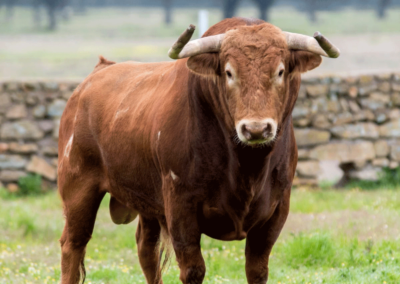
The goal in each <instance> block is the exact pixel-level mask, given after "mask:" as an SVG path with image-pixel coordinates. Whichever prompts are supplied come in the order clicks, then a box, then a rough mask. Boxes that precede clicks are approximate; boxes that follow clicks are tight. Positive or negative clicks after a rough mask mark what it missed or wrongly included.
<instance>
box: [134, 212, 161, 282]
mask: <svg viewBox="0 0 400 284" xmlns="http://www.w3.org/2000/svg"><path fill="white" fill-rule="evenodd" d="M160 232H161V227H160V224H159V223H158V220H156V219H148V218H145V217H143V216H142V215H139V224H138V227H137V231H136V243H137V247H138V254H139V262H140V266H141V267H142V270H143V273H144V275H145V277H146V280H147V283H148V284H162V283H163V282H162V280H161V271H160V254H159V250H158V248H159V242H160Z"/></svg>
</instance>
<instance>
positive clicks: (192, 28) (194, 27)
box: [188, 24, 196, 32]
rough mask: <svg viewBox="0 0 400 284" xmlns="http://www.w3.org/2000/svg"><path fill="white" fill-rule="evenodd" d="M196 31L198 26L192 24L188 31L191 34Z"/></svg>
mask: <svg viewBox="0 0 400 284" xmlns="http://www.w3.org/2000/svg"><path fill="white" fill-rule="evenodd" d="M195 29H196V26H195V25H192V24H190V25H189V27H188V31H189V32H194V30H195Z"/></svg>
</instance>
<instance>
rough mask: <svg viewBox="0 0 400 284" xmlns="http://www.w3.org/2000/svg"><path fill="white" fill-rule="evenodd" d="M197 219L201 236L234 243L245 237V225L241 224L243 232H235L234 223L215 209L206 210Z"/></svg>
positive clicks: (226, 215)
mask: <svg viewBox="0 0 400 284" xmlns="http://www.w3.org/2000/svg"><path fill="white" fill-rule="evenodd" d="M202 213H203V214H201V215H200V216H199V218H198V222H199V226H200V230H201V232H202V233H203V234H205V235H207V236H209V237H211V238H213V239H217V240H222V241H235V240H242V239H244V238H246V236H247V230H246V226H245V225H246V224H244V222H243V223H242V224H241V225H242V226H241V227H242V228H243V230H242V231H241V232H239V234H238V233H237V232H236V229H235V225H234V222H233V221H232V219H231V218H230V216H229V215H228V214H226V213H223V212H220V211H218V210H216V209H214V210H213V209H212V208H211V209H207V210H204V211H203V212H202Z"/></svg>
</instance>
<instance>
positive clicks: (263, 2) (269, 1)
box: [253, 0, 275, 22]
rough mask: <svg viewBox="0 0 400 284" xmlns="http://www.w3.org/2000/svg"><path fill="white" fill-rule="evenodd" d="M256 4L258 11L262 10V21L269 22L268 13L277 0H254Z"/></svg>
mask: <svg viewBox="0 0 400 284" xmlns="http://www.w3.org/2000/svg"><path fill="white" fill-rule="evenodd" d="M253 1H254V2H256V5H257V6H258V9H259V10H260V19H261V20H264V21H266V22H268V20H269V16H268V11H269V9H270V8H271V7H272V5H273V4H274V2H275V0H253Z"/></svg>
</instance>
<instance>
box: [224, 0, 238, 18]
mask: <svg viewBox="0 0 400 284" xmlns="http://www.w3.org/2000/svg"><path fill="white" fill-rule="evenodd" d="M239 2H240V0H222V11H223V15H224V19H225V18H232V17H233V16H235V12H236V9H237V7H238V5H239Z"/></svg>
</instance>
